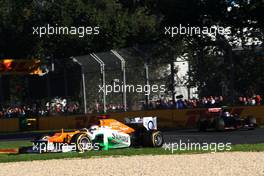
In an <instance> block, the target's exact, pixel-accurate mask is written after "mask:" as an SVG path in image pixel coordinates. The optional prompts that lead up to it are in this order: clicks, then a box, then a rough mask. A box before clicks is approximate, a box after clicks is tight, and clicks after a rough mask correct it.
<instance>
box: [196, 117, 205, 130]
mask: <svg viewBox="0 0 264 176" xmlns="http://www.w3.org/2000/svg"><path fill="white" fill-rule="evenodd" d="M197 128H198V130H199V131H206V129H207V121H206V119H204V118H202V119H199V120H198V122H197Z"/></svg>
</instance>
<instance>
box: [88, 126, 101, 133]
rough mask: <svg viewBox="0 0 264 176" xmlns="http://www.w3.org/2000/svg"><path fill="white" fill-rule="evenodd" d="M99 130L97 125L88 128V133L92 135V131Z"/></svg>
mask: <svg viewBox="0 0 264 176" xmlns="http://www.w3.org/2000/svg"><path fill="white" fill-rule="evenodd" d="M98 129H99V126H98V125H92V126H91V127H90V128H89V131H90V132H91V133H93V132H94V131H96V130H98Z"/></svg>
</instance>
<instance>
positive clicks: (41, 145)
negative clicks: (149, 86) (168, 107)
mask: <svg viewBox="0 0 264 176" xmlns="http://www.w3.org/2000/svg"><path fill="white" fill-rule="evenodd" d="M163 141H164V140H163V135H162V133H161V132H160V131H158V130H157V117H136V118H126V119H125V123H121V122H119V121H117V120H115V119H99V120H98V123H97V124H95V125H92V126H91V127H90V128H88V129H87V128H83V129H80V130H76V131H70V132H64V131H63V130H62V132H61V133H55V134H54V135H52V136H44V137H42V138H40V139H38V140H34V141H33V142H34V148H35V150H37V152H40V153H42V152H61V151H62V152H65V151H88V150H92V149H103V150H108V149H111V148H125V147H131V146H142V147H161V146H162V145H163ZM35 152H36V151H35Z"/></svg>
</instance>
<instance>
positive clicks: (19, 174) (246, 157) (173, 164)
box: [0, 152, 264, 176]
mask: <svg viewBox="0 0 264 176" xmlns="http://www.w3.org/2000/svg"><path fill="white" fill-rule="evenodd" d="M263 163H264V152H233V153H207V154H188V155H157V156H150V155H148V156H131V157H105V158H90V159H78V158H77V159H60V160H45V161H28V162H14V163H1V164H0V176H7V175H8V176H13V175H14V176H25V175H27V176H39V175H41V176H46V175H47V176H50V175H53V176H58V175H66V176H75V175H83V176H86V175H104V176H106V175H120V176H121V175H157V176H161V175H188V176H189V175H202V176H204V175H208V176H209V175H240V176H241V175H242V176H243V175H245V176H248V175H251V176H254V175H256V176H260V175H264V164H263Z"/></svg>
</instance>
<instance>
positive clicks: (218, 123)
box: [215, 118, 225, 131]
mask: <svg viewBox="0 0 264 176" xmlns="http://www.w3.org/2000/svg"><path fill="white" fill-rule="evenodd" d="M215 129H216V130H217V131H224V130H225V121H224V119H222V118H217V119H216V120H215Z"/></svg>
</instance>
